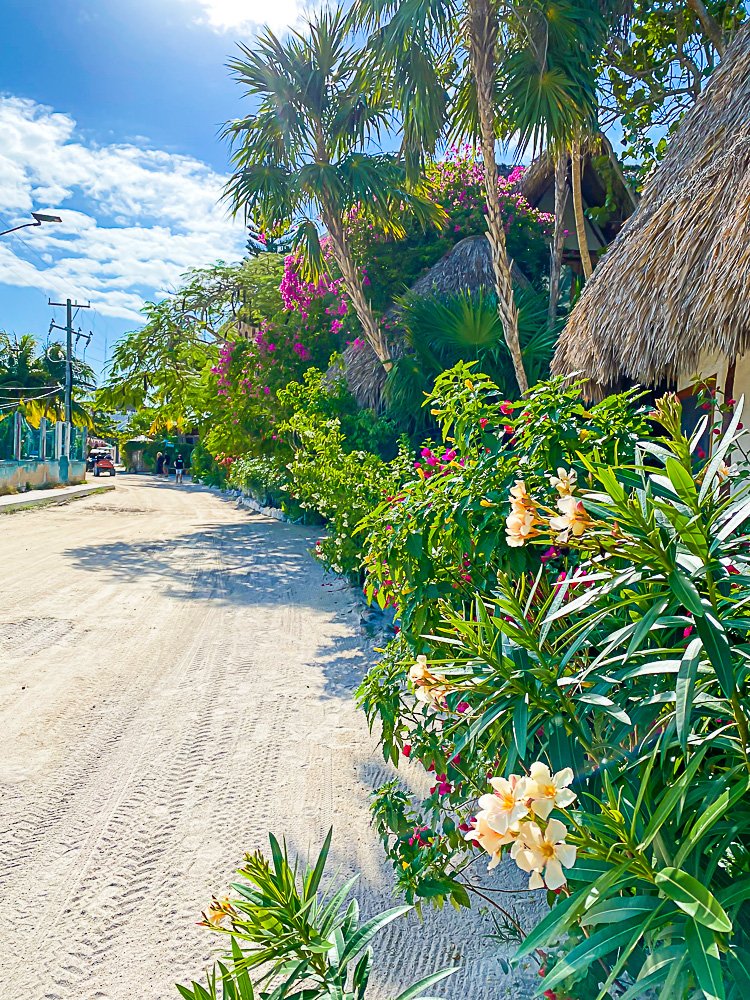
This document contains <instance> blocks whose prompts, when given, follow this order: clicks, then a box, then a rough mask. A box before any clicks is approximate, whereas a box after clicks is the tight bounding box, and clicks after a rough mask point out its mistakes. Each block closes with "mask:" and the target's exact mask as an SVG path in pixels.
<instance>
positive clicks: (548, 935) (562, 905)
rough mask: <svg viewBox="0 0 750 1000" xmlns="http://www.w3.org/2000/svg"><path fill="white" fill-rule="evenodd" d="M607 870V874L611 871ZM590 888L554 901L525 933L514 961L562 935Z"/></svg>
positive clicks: (583, 904)
mask: <svg viewBox="0 0 750 1000" xmlns="http://www.w3.org/2000/svg"><path fill="white" fill-rule="evenodd" d="M611 871H612V869H610V872H607V874H608V875H609V874H610V873H611ZM590 891H591V889H590V887H589V886H585V887H584V888H583V889H579V890H578V892H574V893H573V895H572V896H568V898H567V899H563V900H562V901H560V902H558V903H555V905H554V906H553V907H552V909H551V910H550V912H549V913H548V914H547V915H546V916H545V917H543V918H542V920H540V921H539V923H538V924H537V925H536V927H535V928H534V930H533V931H532V932H531V933H530V934H527V935H526V937H525V938H524V939H523V941H522V942H521V944H520V945H519V947H518V950H517V951H516V954H515V956H514V958H513V961H514V962H517V961H518V960H519V959H521V958H524V956H526V955H530V954H531V952H532V951H535V950H536V949H537V948H543V947H544V946H545V945H546V944H549V942H550V941H556V940H558V939H559V938H561V937H562V936H563V933H564V932H565V930H566V929H567V928H568V927H570V926H571V924H573V923H575V921H576V920H577V919H578V917H579V916H580V914H581V913H582V912H583V910H584V908H585V906H586V899H587V898H588V895H589V893H590Z"/></svg>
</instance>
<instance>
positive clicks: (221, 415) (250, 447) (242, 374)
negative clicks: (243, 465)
mask: <svg viewBox="0 0 750 1000" xmlns="http://www.w3.org/2000/svg"><path fill="white" fill-rule="evenodd" d="M339 345H340V341H339V340H338V338H336V337H335V336H334V335H333V334H332V333H330V331H329V332H327V333H323V334H317V335H315V336H313V335H312V334H311V333H309V331H305V330H304V328H302V329H300V323H299V321H298V320H296V319H295V321H294V322H286V321H285V320H284V319H283V316H282V317H279V318H278V319H277V320H274V321H271V320H267V319H266V320H262V321H261V322H260V324H259V325H258V327H257V328H255V329H253V330H252V331H251V332H250V334H249V336H247V337H246V338H245V339H242V340H236V341H231V342H225V343H223V344H221V346H220V348H219V357H218V360H217V361H216V363H215V364H214V365H213V367H212V368H211V373H210V374H211V376H212V378H213V379H214V380H215V382H214V384H215V386H216V397H217V398H216V400H215V403H214V406H213V420H212V424H211V429H210V431H209V432H208V433H207V435H206V439H205V440H206V446H207V447H208V449H209V450H210V451H211V452H212V454H214V455H216V456H219V455H222V456H224V457H225V458H226V457H229V458H230V459H232V460H234V459H236V458H237V457H238V456H240V455H246V454H248V453H252V454H255V455H257V454H260V453H273V452H276V451H278V450H279V426H280V424H281V422H282V420H283V416H282V413H281V410H280V407H279V404H278V400H277V396H276V394H277V392H278V390H279V389H283V388H284V387H285V386H286V385H287V383H288V382H289V381H290V380H294V379H296V378H300V377H302V375H303V374H304V372H305V371H306V370H307V369H308V368H310V367H311V366H313V365H315V364H318V365H321V364H322V365H325V364H327V362H328V359H329V358H330V355H331V352H332V351H334V350H335V349H336V348H337V347H338V346H339Z"/></svg>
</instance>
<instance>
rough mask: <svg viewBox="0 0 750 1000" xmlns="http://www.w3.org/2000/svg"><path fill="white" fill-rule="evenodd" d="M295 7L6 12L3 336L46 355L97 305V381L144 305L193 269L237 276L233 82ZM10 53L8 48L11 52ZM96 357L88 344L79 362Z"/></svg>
mask: <svg viewBox="0 0 750 1000" xmlns="http://www.w3.org/2000/svg"><path fill="white" fill-rule="evenodd" d="M301 11H302V7H301V4H298V2H297V0H273V2H268V0H266V2H262V0H0V37H2V38H3V39H4V41H5V44H4V46H3V58H2V60H0V230H2V229H7V228H9V227H11V226H14V225H19V224H21V223H23V222H27V221H30V216H29V213H30V212H31V211H41V212H52V213H54V214H57V215H59V216H60V217H61V218H62V223H61V224H49V225H44V226H42V227H39V228H36V227H35V228H31V229H24V230H22V231H21V232H20V233H18V234H17V235H16V234H11V235H9V236H3V237H0V329H5V330H7V331H9V332H13V333H16V334H19V335H20V334H23V333H34V334H36V335H37V336H38V337H39V338H40V339H41V340H42V341H44V340H46V337H47V334H48V330H49V324H50V320H51V319H53V318H54V319H55V321H56V322H58V323H63V322H64V309H59V308H57V309H53V308H51V307H50V306H49V305H48V299H49V298H52V299H53V300H54V301H64V300H65V299H66V298H68V297H70V298H73V299H76V300H78V301H79V302H88V301H90V302H91V305H92V309H91V310H88V311H86V312H81V313H80V314H79V317H78V319H77V323H78V324H79V325H80V326H81V328H82V330H83V332H84V333H88V332H89V331H91V332H93V335H94V336H93V338H92V340H91V343H90V345H89V346H88V347H87V348H86V359H87V360H88V361H89V362H90V363H92V364H93V365H94V367H95V368H96V369H97V370H98V371H101V370H102V366H103V365H104V363H105V360H106V358H107V357H108V356H110V355H111V350H112V346H113V344H114V343H115V342H116V341H117V339H118V338H119V337H121V336H122V334H123V333H124V332H125V331H127V330H130V329H134V328H136V327H137V326H138V324H139V309H140V307H141V305H142V303H143V302H144V300H147V299H154V298H159V297H161V296H162V295H164V294H165V293H166V292H168V291H169V290H170V289H171V288H174V287H175V285H176V284H177V283H178V281H179V276H180V275H181V274H182V273H184V272H185V271H186V270H187V269H188V268H190V267H197V266H206V265H209V264H211V263H213V262H214V261H216V260H225V261H233V260H238V259H239V258H240V257H241V256H242V253H243V250H244V245H245V239H246V236H245V231H244V228H243V226H242V224H241V222H240V221H235V220H232V219H231V218H229V217H228V215H227V212H226V210H225V208H224V207H223V206H221V205H220V204H219V199H220V195H221V191H222V187H223V184H224V181H225V180H226V175H227V171H228V169H229V166H228V150H227V147H226V144H225V143H223V142H222V141H221V140H220V138H219V135H218V133H219V130H220V128H221V126H222V124H223V123H224V122H225V121H227V120H228V119H231V118H233V117H237V116H239V115H241V114H245V113H246V112H247V110H248V106H247V105H245V104H243V101H242V99H241V91H240V88H239V86H238V85H237V84H236V83H235V82H234V81H233V80H232V79H231V77H230V76H229V73H228V71H227V70H226V62H227V59H228V58H230V57H231V56H232V55H233V53H234V50H235V47H236V43H237V42H238V41H250V40H251V39H252V35H253V33H254V31H255V30H256V29H257V25H258V24H259V23H269V24H270V26H271V27H272V28H273V29H274V30H276V31H283V30H284V29H285V28H286V27H288V26H290V25H292V26H293V25H294V24H295V23H298V19H299V17H300V15H301ZM9 41H10V42H11V44H8V42H9ZM82 346H83V341H81V347H82Z"/></svg>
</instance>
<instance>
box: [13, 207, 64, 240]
mask: <svg viewBox="0 0 750 1000" xmlns="http://www.w3.org/2000/svg"><path fill="white" fill-rule="evenodd" d="M31 218H32V219H33V220H34V221H33V222H24V224H23V225H22V226H14V227H13V228H12V229H6V230H4V231H3V232H2V233H0V236H7V235H8V233H15V232H16V230H17V229H27V228H28V227H29V226H41V224H42V223H43V222H62V219H61V218H60V216H59V215H45V214H44V212H32V213H31Z"/></svg>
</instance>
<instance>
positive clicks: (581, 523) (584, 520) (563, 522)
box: [549, 495, 591, 543]
mask: <svg viewBox="0 0 750 1000" xmlns="http://www.w3.org/2000/svg"><path fill="white" fill-rule="evenodd" d="M557 509H558V510H559V511H560V516H559V517H551V518H550V519H549V526H550V528H552V530H553V531H557V532H559V534H558V536H557V541H558V542H563V543H564V542H567V540H568V538H569V537H570V536H571V535H573V537H574V538H580V537H581V535H582V534H583V533H584V531H585V530H586V529H587V528H588V527H589V525H590V524H591V518H590V517H589V515H588V514H587V513H586V508H585V507H584V506H583V503H582V502H581V501H580V500H576V498H575V497H574V496H570V495H568V496H562V497H560V499H559V500H558V501H557Z"/></svg>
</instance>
